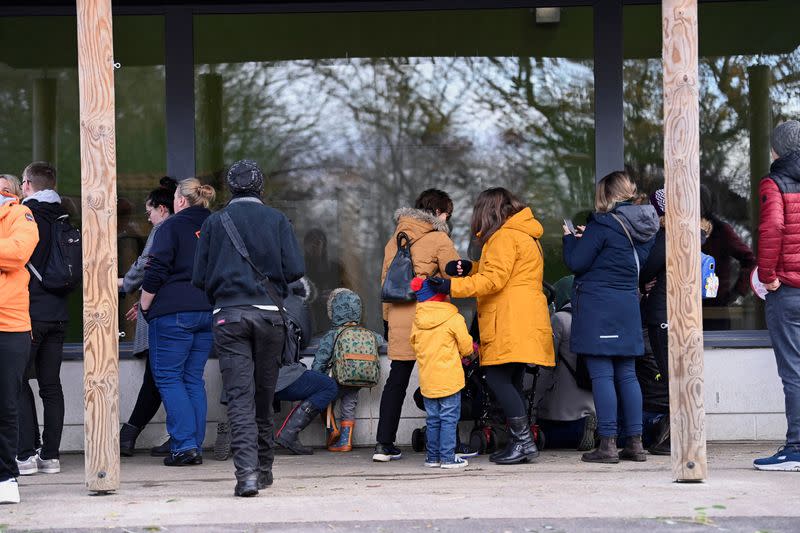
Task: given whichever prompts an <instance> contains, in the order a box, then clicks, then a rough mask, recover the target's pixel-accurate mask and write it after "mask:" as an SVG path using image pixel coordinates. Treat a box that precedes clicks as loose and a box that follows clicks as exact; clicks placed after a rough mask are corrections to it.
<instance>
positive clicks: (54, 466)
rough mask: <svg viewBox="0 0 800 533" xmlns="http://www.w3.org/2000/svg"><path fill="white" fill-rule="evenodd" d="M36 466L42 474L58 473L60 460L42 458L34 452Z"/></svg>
mask: <svg viewBox="0 0 800 533" xmlns="http://www.w3.org/2000/svg"><path fill="white" fill-rule="evenodd" d="M36 467H37V468H38V469H39V472H41V473H43V474H58V473H59V472H61V461H59V460H58V459H42V458H41V457H39V454H36Z"/></svg>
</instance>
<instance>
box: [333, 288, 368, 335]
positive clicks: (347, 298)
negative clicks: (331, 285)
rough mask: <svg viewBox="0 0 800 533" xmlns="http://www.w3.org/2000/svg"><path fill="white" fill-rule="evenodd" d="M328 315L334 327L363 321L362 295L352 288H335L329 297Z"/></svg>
mask: <svg viewBox="0 0 800 533" xmlns="http://www.w3.org/2000/svg"><path fill="white" fill-rule="evenodd" d="M328 317H329V318H330V319H331V324H332V325H333V326H334V327H336V326H342V325H344V324H347V323H348V322H357V323H358V322H361V297H359V295H358V294H356V293H354V292H353V291H351V290H350V289H334V290H333V291H331V295H330V296H329V297H328Z"/></svg>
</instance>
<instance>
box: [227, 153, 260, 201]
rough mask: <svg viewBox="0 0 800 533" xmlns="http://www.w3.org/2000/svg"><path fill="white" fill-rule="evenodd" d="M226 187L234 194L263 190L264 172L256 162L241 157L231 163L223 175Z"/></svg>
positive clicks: (258, 192) (256, 192)
mask: <svg viewBox="0 0 800 533" xmlns="http://www.w3.org/2000/svg"><path fill="white" fill-rule="evenodd" d="M225 181H227V183H228V188H229V189H230V190H231V193H232V194H233V195H234V196H239V195H246V194H255V195H258V196H261V193H262V192H264V173H263V172H262V171H261V168H259V166H258V163H256V162H255V161H253V160H251V159H241V160H239V161H237V162H235V163H234V164H232V165H231V168H229V169H228V174H227V176H226V177H225Z"/></svg>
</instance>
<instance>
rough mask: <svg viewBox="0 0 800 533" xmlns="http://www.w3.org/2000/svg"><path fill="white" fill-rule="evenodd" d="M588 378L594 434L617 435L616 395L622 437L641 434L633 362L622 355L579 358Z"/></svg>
mask: <svg viewBox="0 0 800 533" xmlns="http://www.w3.org/2000/svg"><path fill="white" fill-rule="evenodd" d="M583 357H584V358H585V360H586V368H587V370H588V371H589V376H590V377H591V378H592V395H593V396H594V408H595V411H596V412H597V433H598V434H599V435H600V436H601V437H613V436H616V435H617V395H619V400H620V402H621V403H622V405H621V407H622V409H621V413H622V424H621V426H622V435H621V436H629V435H641V434H642V389H641V388H639V380H638V379H637V378H636V364H635V363H636V359H635V358H634V357H626V356H608V355H599V356H594V355H583Z"/></svg>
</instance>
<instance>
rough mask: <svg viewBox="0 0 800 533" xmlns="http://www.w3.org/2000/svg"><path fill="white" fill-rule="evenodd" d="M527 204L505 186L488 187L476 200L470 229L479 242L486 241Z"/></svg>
mask: <svg viewBox="0 0 800 533" xmlns="http://www.w3.org/2000/svg"><path fill="white" fill-rule="evenodd" d="M526 207H527V206H526V205H525V204H523V203H522V202H521V201H519V199H518V198H517V197H516V196H514V195H513V194H511V192H510V191H508V189H504V188H503V187H493V188H491V189H486V190H485V191H483V192H482V193H480V194H479V195H478V199H477V200H475V210H474V211H473V212H472V223H471V224H470V231H471V232H472V234H473V235H475V236H477V237H478V242H480V243H481V244H486V241H488V240H489V238H490V237H491V236H492V235H494V233H495V232H496V231H497V230H499V229H500V227H501V226H502V225H503V224H505V222H506V220H508V219H509V217H511V216H513V215H516V214H517V213H519V212H520V211H522V210H523V209H525V208H526Z"/></svg>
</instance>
